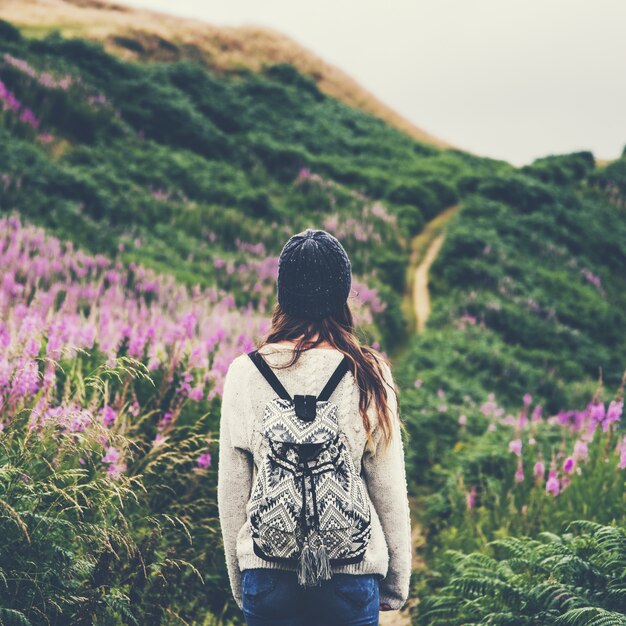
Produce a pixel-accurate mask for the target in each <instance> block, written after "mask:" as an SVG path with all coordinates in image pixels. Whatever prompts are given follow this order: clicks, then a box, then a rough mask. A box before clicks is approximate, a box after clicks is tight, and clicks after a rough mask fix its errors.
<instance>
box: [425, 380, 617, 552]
mask: <svg viewBox="0 0 626 626" xmlns="http://www.w3.org/2000/svg"><path fill="white" fill-rule="evenodd" d="M625 380H626V374H625V375H624V379H623V380H622V383H621V385H620V387H619V388H618V390H617V391H616V393H615V394H614V396H613V397H612V398H611V399H610V400H608V401H605V400H603V399H602V394H603V386H602V381H601V379H600V381H599V383H598V388H597V391H596V393H595V394H594V395H593V397H592V398H591V399H590V401H589V402H588V404H587V405H586V406H584V407H582V408H576V409H567V410H565V409H564V410H561V411H559V412H557V413H556V414H554V415H550V416H544V415H543V409H542V406H541V404H535V405H534V406H533V403H532V396H531V395H530V394H525V395H524V397H523V402H522V407H521V408H520V410H519V411H518V414H517V415H512V414H510V413H508V414H507V413H506V411H505V410H504V408H503V407H500V406H498V403H497V402H496V401H495V398H494V395H493V394H490V396H489V397H488V399H487V401H485V402H484V403H483V404H482V405H481V406H480V409H479V413H478V414H477V415H471V413H470V411H463V412H462V413H461V414H460V416H459V418H458V421H459V432H458V441H457V443H456V445H455V446H454V447H453V449H452V450H451V452H450V453H449V454H448V456H447V458H446V459H445V460H444V461H443V462H442V464H441V465H442V467H445V468H446V469H445V470H443V469H442V470H441V473H442V474H443V475H444V476H443V478H442V481H443V488H442V489H441V490H440V491H438V492H437V493H435V494H433V495H431V496H430V497H429V498H427V500H426V512H425V520H426V524H427V525H428V527H429V529H430V532H431V538H430V542H429V543H430V549H431V550H433V551H436V549H437V547H438V546H443V547H446V548H458V549H466V550H467V549H470V550H471V549H478V548H482V547H484V546H485V544H486V543H487V542H489V541H491V540H492V539H494V538H496V537H499V536H505V535H520V534H533V533H536V532H538V531H540V530H544V529H546V528H555V527H559V525H560V524H562V523H565V522H568V521H570V520H572V519H577V518H581V519H582V518H585V519H589V520H592V521H596V522H600V523H620V524H624V523H626V428H624V422H623V419H622V414H623V406H624V396H623V394H624V381H625ZM470 420H471V421H473V422H477V423H479V424H481V425H482V428H483V432H478V434H472V435H470V434H468V432H467V429H468V422H469V421H470Z"/></svg>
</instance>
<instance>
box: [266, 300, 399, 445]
mask: <svg viewBox="0 0 626 626" xmlns="http://www.w3.org/2000/svg"><path fill="white" fill-rule="evenodd" d="M316 335H317V338H316V339H315V340H314V339H313V337H315V336H316ZM281 341H293V342H294V349H293V355H292V358H291V359H290V360H289V362H288V363H286V364H284V365H283V366H276V369H284V368H287V367H291V366H292V365H293V364H294V363H296V361H297V360H298V359H299V358H300V354H301V353H302V352H306V350H308V349H310V348H315V347H316V346H317V345H318V344H321V343H327V344H330V345H331V346H333V348H335V349H336V350H339V351H340V352H343V354H345V355H347V356H348V358H349V359H350V360H351V361H352V373H353V374H354V378H355V380H356V383H357V386H358V387H359V392H360V396H359V412H360V414H361V418H362V420H363V426H364V427H365V432H366V434H367V439H368V443H370V444H371V443H373V440H372V427H371V424H370V419H369V416H368V414H367V410H368V407H369V405H370V402H371V400H372V397H373V398H374V402H375V405H376V413H377V415H378V421H379V423H380V426H381V428H382V432H383V438H384V445H385V447H386V446H388V444H389V442H390V440H391V436H392V421H391V420H392V415H391V411H390V409H389V405H388V399H389V396H388V388H389V389H391V391H393V393H394V394H395V398H396V406H397V407H398V410H397V415H398V421H399V422H400V428H401V429H402V430H404V428H405V427H404V424H402V422H401V420H400V403H399V401H398V392H397V389H396V388H395V384H394V385H393V386H392V385H389V384H388V383H387V382H386V381H385V379H384V374H383V369H382V366H381V365H380V361H383V362H384V363H386V364H387V365H388V366H389V367H391V365H390V363H389V360H388V359H387V358H385V357H384V356H383V355H382V354H381V353H380V352H379V351H378V350H375V349H374V348H371V347H369V346H366V345H363V344H361V343H360V342H359V340H358V338H357V336H356V333H355V327H354V318H353V315H352V311H351V310H350V305H349V303H348V302H346V303H345V304H344V306H343V307H342V309H341V310H340V311H339V313H337V314H335V315H329V316H327V317H324V318H322V319H320V320H309V319H301V318H296V317H293V316H291V315H288V314H286V313H285V312H284V311H283V309H282V308H281V306H280V304H278V302H277V303H276V305H275V306H274V311H273V314H272V325H271V327H270V330H269V331H268V332H267V333H266V334H265V336H264V337H262V338H261V339H260V341H259V342H258V343H257V346H256V347H257V349H260V348H261V347H262V346H264V345H265V344H268V343H278V342H281ZM379 359H380V361H379ZM272 367H274V366H272ZM394 383H395V381H394Z"/></svg>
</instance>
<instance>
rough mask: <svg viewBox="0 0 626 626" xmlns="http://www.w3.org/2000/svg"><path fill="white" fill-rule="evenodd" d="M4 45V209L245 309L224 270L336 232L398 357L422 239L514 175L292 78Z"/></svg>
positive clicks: (274, 72) (12, 40)
mask: <svg viewBox="0 0 626 626" xmlns="http://www.w3.org/2000/svg"><path fill="white" fill-rule="evenodd" d="M2 29H3V37H2V38H1V39H0V48H1V49H0V54H2V60H1V62H0V63H1V64H0V68H1V69H0V72H1V73H0V78H1V80H2V81H3V85H4V89H5V91H6V94H8V95H6V98H13V99H14V100H15V102H16V103H17V104H15V105H11V104H10V103H9V104H6V106H5V108H6V109H7V110H6V112H5V114H4V120H5V124H4V125H3V128H2V129H1V130H0V132H2V139H3V140H2V142H1V144H0V159H1V160H2V163H3V176H4V180H5V184H4V188H3V194H2V206H3V207H4V209H5V210H6V209H15V210H18V211H19V212H20V213H21V214H22V215H24V216H25V217H28V218H29V219H31V220H33V221H35V222H36V223H39V224H42V225H45V226H46V227H48V229H49V230H50V232H52V233H55V234H57V235H59V236H61V237H63V238H68V239H72V240H73V241H75V242H76V243H78V244H80V245H84V246H85V247H86V248H87V249H89V250H91V251H94V252H102V253H106V254H109V255H111V254H113V253H115V252H116V251H118V250H120V249H122V251H123V255H122V256H123V258H124V260H126V261H131V260H134V261H140V262H141V263H145V264H147V265H150V266H152V267H155V268H156V269H159V270H162V271H168V272H171V273H173V274H174V275H175V276H176V277H177V278H179V279H181V280H183V281H185V282H188V283H199V284H202V285H208V284H214V283H216V282H218V283H220V284H222V286H225V287H228V288H231V289H232V290H233V291H234V293H235V294H236V295H235V297H237V298H238V302H239V303H240V304H242V305H243V304H245V303H247V301H248V299H249V294H242V293H241V288H240V287H237V285H238V283H239V282H240V281H241V280H243V281H244V282H245V281H246V280H247V278H246V276H245V275H244V276H241V275H237V274H236V273H230V272H229V273H228V274H226V275H225V272H224V271H223V269H222V262H226V261H231V262H235V261H236V260H237V259H238V258H240V257H241V256H242V255H243V256H245V255H246V254H247V252H246V251H245V250H244V251H242V250H241V247H242V246H243V247H245V246H246V245H248V244H250V245H255V246H257V247H259V246H261V247H262V252H261V256H263V255H264V254H265V253H267V254H270V255H271V254H274V255H277V254H278V252H279V251H280V246H281V245H282V242H283V241H284V240H285V238H286V236H287V234H288V233H289V232H294V231H297V230H301V229H303V228H305V227H306V226H309V225H311V226H315V227H326V228H328V229H330V230H334V231H336V232H337V234H341V235H342V237H343V239H345V242H346V245H347V246H348V247H349V248H350V249H351V252H352V255H353V257H354V267H355V272H356V274H357V275H359V276H360V277H361V278H362V279H363V281H364V282H366V283H368V284H370V283H371V285H372V286H373V287H378V288H380V289H381V290H382V291H384V292H385V300H386V301H388V302H389V308H388V309H387V311H386V313H385V314H384V318H385V319H384V320H383V321H381V328H382V329H383V332H384V336H382V335H381V337H379V338H381V339H384V340H385V341H386V342H387V343H388V344H389V345H392V344H393V343H394V342H397V341H399V340H400V338H401V336H402V334H403V328H402V321H401V319H400V313H399V306H398V304H397V302H396V297H395V296H394V291H395V292H401V290H402V281H403V271H404V265H405V263H406V254H407V249H408V247H407V241H408V237H410V235H411V234H413V233H415V232H417V231H419V229H420V228H421V226H422V224H423V222H424V220H426V219H428V218H429V217H431V216H432V215H434V214H436V213H437V212H438V211H440V210H441V209H442V208H443V207H445V206H447V205H448V204H450V203H453V202H454V201H456V198H457V193H458V192H457V182H458V181H459V180H461V179H462V178H463V177H464V176H467V175H469V174H470V173H472V174H473V175H476V174H478V173H480V172H485V173H487V172H493V171H497V170H499V169H502V168H504V169H507V168H508V167H509V166H507V165H506V164H505V163H503V162H497V161H491V160H486V159H478V158H474V157H471V156H469V155H466V154H463V153H460V152H457V151H453V150H441V149H438V148H434V147H432V146H429V145H426V144H423V143H418V142H416V141H414V140H412V139H410V138H409V137H407V136H406V135H404V134H403V133H401V132H399V131H397V130H395V129H393V128H391V127H389V126H387V125H386V124H385V123H383V122H382V121H381V120H379V119H378V118H375V117H373V116H370V115H367V114H365V113H363V112H362V111H361V110H359V109H356V108H353V107H350V106H347V105H345V104H342V103H341V102H339V101H337V100H335V99H333V98H330V97H328V96H327V95H325V94H323V93H322V92H321V91H320V90H319V89H318V87H317V85H316V84H315V82H314V81H312V80H311V79H308V78H306V77H304V76H302V75H301V74H299V73H298V72H297V70H296V69H295V68H294V67H293V66H292V65H289V64H277V65H273V66H270V67H268V68H266V69H265V70H264V71H263V72H261V73H255V72H252V71H250V70H247V69H241V70H239V71H237V72H233V73H231V74H229V75H228V76H227V77H224V76H221V75H220V74H218V73H216V72H213V71H208V70H206V68H205V67H203V66H202V65H201V64H199V63H197V62H194V61H189V60H181V61H174V62H155V63H151V64H143V63H136V62H132V61H123V60H120V59H118V58H117V57H115V56H113V55H111V54H109V53H107V52H106V51H104V50H103V48H102V47H101V46H100V45H99V44H97V43H90V42H87V41H84V40H82V39H65V38H63V37H61V36H59V35H58V34H51V35H49V36H47V37H44V38H38V39H28V38H23V37H22V36H21V34H20V33H19V31H18V30H15V29H14V28H13V27H12V26H10V25H9V24H8V23H3V26H2ZM16 106H17V109H16V110H13V109H12V108H11V107H13V108H15V107H16ZM24 111H28V115H30V116H32V119H31V118H25V117H24V115H25V114H24ZM24 120H26V121H24ZM258 249H259V250H261V248H258ZM257 300H258V298H257ZM256 303H258V302H257V301H255V304H256Z"/></svg>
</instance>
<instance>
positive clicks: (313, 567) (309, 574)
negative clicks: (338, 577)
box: [298, 531, 332, 587]
mask: <svg viewBox="0 0 626 626" xmlns="http://www.w3.org/2000/svg"><path fill="white" fill-rule="evenodd" d="M312 544H314V545H312ZM331 576H332V570H331V569H330V561H329V559H328V552H327V551H326V546H325V545H324V542H323V541H322V539H321V537H320V536H319V535H317V533H315V534H313V531H311V532H309V534H308V535H307V536H306V537H305V539H304V544H303V546H302V550H301V552H300V563H299V568H298V583H299V584H300V585H302V586H305V587H310V586H317V585H319V584H321V581H322V580H329V579H330V578H331Z"/></svg>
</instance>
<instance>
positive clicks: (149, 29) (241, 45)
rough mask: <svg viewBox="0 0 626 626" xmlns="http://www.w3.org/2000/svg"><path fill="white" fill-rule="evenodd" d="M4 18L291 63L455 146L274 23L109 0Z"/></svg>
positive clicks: (48, 4)
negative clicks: (207, 17) (226, 21)
mask: <svg viewBox="0 0 626 626" xmlns="http://www.w3.org/2000/svg"><path fill="white" fill-rule="evenodd" d="M0 18H2V19H5V20H7V21H10V22H12V23H13V24H15V25H17V26H19V27H20V28H22V29H23V31H24V32H25V33H27V34H29V35H33V36H41V35H43V34H46V33H48V32H50V31H51V30H53V29H58V30H59V31H61V32H62V33H63V34H64V35H66V36H68V37H82V38H85V39H90V40H95V41H99V42H101V43H102V44H103V45H104V46H105V47H106V49H107V50H108V51H110V52H114V53H115V54H116V55H118V56H120V57H122V58H124V59H133V60H136V59H140V60H144V61H145V60H161V61H173V60H180V59H191V60H194V61H198V62H200V63H202V64H203V65H205V66H206V67H210V68H211V69H213V70H214V71H216V72H219V73H220V74H221V73H228V72H230V71H232V70H235V71H236V70H238V69H240V68H248V69H250V70H252V71H253V72H258V71H261V70H262V69H263V68H264V67H265V66H269V65H275V64H276V63H289V64H291V65H293V66H294V67H296V68H297V69H298V71H299V72H300V73H301V74H303V75H305V76H307V77H309V78H311V79H313V80H314V81H315V83H316V84H317V86H318V87H319V89H320V91H322V92H323V93H325V94H327V95H329V96H332V97H333V98H336V99H337V100H339V101H341V102H344V103H345V104H348V105H350V106H353V107H356V108H359V109H362V110H363V111H365V112H366V113H369V114H371V115H374V116H376V117H378V118H380V119H382V120H384V121H385V122H386V123H387V124H389V125H390V126H392V127H395V128H398V129H399V130H402V131H403V132H404V133H406V134H407V135H409V136H410V137H413V139H416V140H417V141H421V142H424V143H428V144H431V145H433V146H437V147H440V148H452V147H454V146H452V145H451V144H449V143H448V142H446V141H443V140H442V139H439V138H438V137H435V136H433V135H431V134H430V133H428V132H426V131H425V130H423V129H421V128H418V127H416V126H415V125H414V124H412V123H411V122H409V121H408V120H407V119H405V118H403V117H402V116H401V115H399V114H398V113H397V112H396V111H394V110H393V109H391V108H390V107H388V106H387V105H386V104H385V103H384V102H381V101H380V100H379V99H378V98H377V97H376V96H374V94H372V93H370V92H369V91H367V90H366V89H364V88H363V87H362V86H361V85H359V83H357V82H356V81H355V80H354V79H353V78H351V77H350V76H349V75H347V74H346V73H345V72H343V71H341V70H340V69H339V68H337V67H335V66H333V65H330V64H329V63H326V62H325V61H324V60H323V59H321V58H319V57H318V56H317V55H316V54H314V53H313V52H312V51H311V50H307V49H306V48H304V47H303V46H302V45H301V44H299V43H298V42H296V41H294V40H292V39H290V38H289V37H287V36H286V35H284V34H283V33H278V32H275V31H272V30H271V29H269V28H259V27H254V26H241V27H226V26H214V25H212V24H207V23H205V22H201V21H199V20H191V19H184V18H181V17H177V16H174V15H171V14H164V13H160V12H157V11H150V10H146V9H138V8H134V7H129V6H126V5H124V3H118V2H109V1H108V0H3V2H2V3H0Z"/></svg>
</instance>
